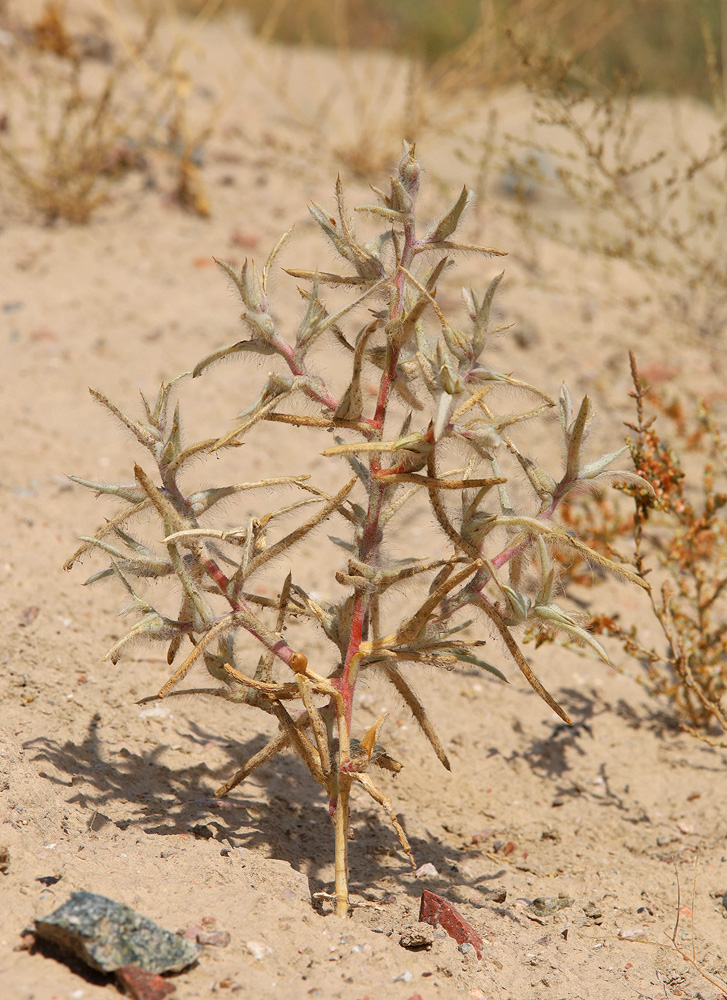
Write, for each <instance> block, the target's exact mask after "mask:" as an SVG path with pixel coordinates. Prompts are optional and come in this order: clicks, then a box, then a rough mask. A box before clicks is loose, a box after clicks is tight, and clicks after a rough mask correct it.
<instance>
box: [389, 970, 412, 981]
mask: <svg viewBox="0 0 727 1000" xmlns="http://www.w3.org/2000/svg"><path fill="white" fill-rule="evenodd" d="M413 978H414V977H413V976H412V974H411V972H409V970H408V969H404V971H403V972H400V973H399V975H398V976H394V978H393V980H392V982H394V983H410V982H411V981H412V979H413Z"/></svg>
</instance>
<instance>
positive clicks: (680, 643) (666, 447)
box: [530, 354, 727, 736]
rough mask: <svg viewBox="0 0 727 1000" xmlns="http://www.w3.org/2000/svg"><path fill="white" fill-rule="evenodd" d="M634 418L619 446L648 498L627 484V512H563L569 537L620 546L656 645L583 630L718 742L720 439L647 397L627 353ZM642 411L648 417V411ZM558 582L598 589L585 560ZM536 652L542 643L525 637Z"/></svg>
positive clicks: (722, 594) (723, 569)
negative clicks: (654, 629)
mask: <svg viewBox="0 0 727 1000" xmlns="http://www.w3.org/2000/svg"><path fill="white" fill-rule="evenodd" d="M631 369H632V375H633V380H634V392H633V393H632V395H633V397H634V400H635V403H636V420H635V422H634V423H629V424H628V428H629V432H630V433H629V436H628V438H627V444H628V448H629V450H630V453H631V458H632V461H633V465H634V470H635V471H636V472H637V473H638V474H639V475H640V476H642V477H643V478H644V479H645V480H647V481H648V482H649V483H651V485H652V487H653V491H654V492H653V494H650V493H647V492H645V491H643V490H640V489H638V488H634V487H633V486H632V485H630V484H628V483H627V484H619V485H617V489H620V490H622V491H623V492H625V493H627V494H629V495H630V496H631V497H632V498H633V500H634V510H633V513H628V512H626V510H625V508H624V506H623V504H619V503H618V501H617V499H616V497H615V496H614V495H613V494H612V495H611V497H608V496H606V495H603V494H602V495H601V496H599V497H595V498H587V499H581V500H580V501H576V503H575V504H573V505H572V506H571V507H570V508H567V509H565V511H564V521H565V523H566V525H567V526H568V528H569V530H573V531H576V532H577V533H578V535H579V537H582V538H583V539H584V540H586V541H587V542H588V544H589V545H590V546H592V547H593V548H596V549H598V550H599V551H601V552H604V553H605V554H607V555H608V556H609V557H610V558H612V559H617V560H618V559H624V560H625V559H626V556H625V555H622V554H620V553H619V551H618V549H619V547H621V546H624V545H626V547H627V550H628V552H629V562H633V563H634V564H635V565H636V566H637V568H638V571H639V573H640V575H641V576H642V578H643V579H644V580H646V581H647V582H649V583H650V584H651V590H650V594H649V596H650V601H651V607H652V610H653V613H654V616H655V619H656V621H657V622H658V624H659V627H660V630H661V632H662V635H663V638H664V640H665V641H664V642H662V643H660V644H654V643H653V642H649V641H648V640H644V639H643V638H642V636H641V630H640V626H639V625H638V624H635V625H630V626H629V625H627V624H623V623H622V622H621V621H620V620H619V616H597V617H594V618H592V619H591V620H590V622H589V626H590V627H591V628H592V629H593V631H594V633H595V634H597V635H604V636H609V637H611V638H614V639H617V640H618V641H619V642H620V644H621V646H622V648H623V649H624V651H625V652H626V653H628V654H629V655H630V656H632V657H634V658H635V659H636V660H637V661H639V662H640V663H641V664H642V666H643V668H644V674H643V675H642V676H641V677H640V678H639V679H640V680H641V681H643V682H644V683H645V684H646V686H647V687H648V688H649V689H650V690H651V691H652V692H654V693H655V694H659V695H663V696H665V697H666V699H667V700H668V702H669V703H670V705H671V709H672V711H673V712H674V714H675V716H676V717H677V718H678V719H679V720H680V721H681V722H682V724H683V725H684V727H685V728H686V729H688V730H689V731H691V732H693V733H695V734H697V735H703V736H704V734H705V733H707V732H708V731H709V730H710V729H715V728H716V729H717V730H720V731H721V732H722V733H723V734H727V698H726V696H727V514H726V512H725V507H727V440H725V437H724V435H723V433H722V432H721V431H720V429H719V426H718V423H717V420H716V418H715V414H714V413H713V412H712V409H711V408H710V406H709V405H708V404H707V403H706V402H704V401H699V402H698V403H697V406H696V409H695V412H694V413H693V414H688V413H687V412H686V410H685V407H684V405H683V403H682V402H681V401H680V400H679V399H678V398H676V399H673V400H671V401H668V402H666V401H665V400H664V399H663V398H661V397H660V396H658V395H656V394H653V395H652V394H651V393H648V389H647V387H646V384H645V383H644V381H643V380H642V379H641V377H640V375H639V372H638V370H637V367H636V362H635V359H634V357H633V354H632V355H631ZM647 403H648V404H650V409H651V410H652V413H651V414H649V413H648V412H647ZM562 580H563V581H564V582H567V583H577V584H579V585H581V586H583V585H593V584H597V583H598V580H599V577H598V575H597V574H596V575H594V574H593V573H591V572H590V571H589V570H588V566H587V563H586V561H584V560H580V561H574V560H570V561H569V562H568V564H567V565H566V566H564V570H563V576H562ZM530 638H535V639H536V642H538V644H539V643H540V642H542V641H545V640H547V639H552V638H553V637H552V636H551V635H548V634H545V633H543V632H540V633H536V632H535V631H533V632H532V633H531V636H530Z"/></svg>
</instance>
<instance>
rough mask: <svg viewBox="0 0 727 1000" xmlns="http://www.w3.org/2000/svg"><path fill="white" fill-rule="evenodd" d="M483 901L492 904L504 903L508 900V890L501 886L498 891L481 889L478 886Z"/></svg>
mask: <svg viewBox="0 0 727 1000" xmlns="http://www.w3.org/2000/svg"><path fill="white" fill-rule="evenodd" d="M478 889H479V891H480V893H481V894H482V897H483V899H488V900H489V901H490V902H491V903H504V902H505V900H506V899H507V889H505V888H504V887H503V886H500V887H499V888H498V889H488V888H486V887H485V888H481V887H480V886H478Z"/></svg>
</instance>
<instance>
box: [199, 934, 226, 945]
mask: <svg viewBox="0 0 727 1000" xmlns="http://www.w3.org/2000/svg"><path fill="white" fill-rule="evenodd" d="M196 941H197V944H202V945H207V946H208V947H210V948H226V947H227V945H228V944H229V943H230V935H229V932H228V931H200V932H199V933H198V934H197V937H196Z"/></svg>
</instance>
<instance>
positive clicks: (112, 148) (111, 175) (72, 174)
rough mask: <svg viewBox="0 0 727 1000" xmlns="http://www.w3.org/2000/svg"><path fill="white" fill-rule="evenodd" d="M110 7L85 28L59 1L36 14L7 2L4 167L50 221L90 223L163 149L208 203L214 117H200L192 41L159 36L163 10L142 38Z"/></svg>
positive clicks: (187, 199) (0, 50) (185, 194)
mask: <svg viewBox="0 0 727 1000" xmlns="http://www.w3.org/2000/svg"><path fill="white" fill-rule="evenodd" d="M107 14H108V15H109V16H108V17H107V18H100V17H94V18H93V19H92V20H90V21H89V22H88V23H82V24H81V25H80V26H79V27H78V28H76V27H75V26H73V27H72V26H71V24H70V22H69V18H68V17H67V12H66V8H65V6H64V5H62V4H61V3H59V2H55V0H50V2H48V3H47V4H46V6H45V8H44V11H43V13H42V14H41V15H40V17H38V18H37V19H36V20H32V19H30V20H29V19H27V18H26V17H25V15H24V14H21V15H12V14H11V13H6V15H5V19H4V24H5V31H6V34H7V36H8V40H7V44H4V45H3V46H2V47H0V83H2V89H3V93H2V98H1V99H0V100H1V102H2V103H1V104H0V115H1V117H2V122H3V128H2V130H1V131H0V171H2V173H4V174H5V176H6V179H7V180H8V181H9V182H10V183H11V185H12V186H13V187H14V188H15V190H16V191H17V192H18V193H19V194H20V195H21V196H22V198H23V199H24V200H25V201H26V202H27V203H28V204H29V205H30V206H31V208H32V210H33V211H35V212H38V213H39V214H40V215H42V217H43V218H44V219H45V220H46V221H48V222H52V221H54V220H55V219H65V220H67V221H69V222H74V223H83V222H86V221H87V220H88V219H89V218H90V217H91V215H92V214H93V213H94V211H95V210H96V209H97V208H98V207H99V205H101V204H102V203H103V202H105V201H106V200H107V199H108V198H109V196H110V193H111V191H112V189H113V188H114V187H117V186H118V185H119V184H120V182H121V181H122V180H123V179H124V178H125V177H127V175H128V174H129V172H130V171H134V170H137V171H144V172H148V171H149V168H150V163H149V161H150V157H151V156H153V155H158V154H159V152H160V151H161V152H162V154H163V155H164V158H165V159H166V162H167V165H171V170H172V175H173V178H174V180H173V196H174V197H175V199H176V200H177V201H178V203H179V204H181V205H182V206H183V207H185V208H187V209H189V210H192V211H194V212H197V213H198V214H201V215H207V214H209V205H208V202H207V198H206V195H205V193H204V189H203V186H202V181H201V175H200V172H199V156H200V151H201V147H202V145H203V144H204V142H205V141H206V139H207V138H208V136H209V133H210V131H211V128H212V125H211V123H208V124H206V125H205V126H204V127H203V128H201V129H198V130H197V132H196V133H195V132H193V130H192V129H191V128H190V126H189V107H188V106H189V98H190V82H189V79H188V77H187V75H186V73H185V71H184V67H183V63H182V49H183V46H180V45H179V44H178V42H176V41H172V42H171V43H167V44H165V43H163V42H162V41H161V40H160V32H159V30H158V29H159V19H158V17H157V16H156V15H154V14H149V15H148V16H147V17H146V19H145V21H144V22H143V23H142V27H141V29H140V31H139V32H138V34H137V36H136V37H132V36H131V35H130V34H129V33H128V32H127V31H126V30H125V28H124V27H123V25H122V22H121V21H120V19H119V18H118V17H117V16H116V13H115V11H114V9H113V8H112V7H111V6H109V7H108V8H107Z"/></svg>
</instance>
